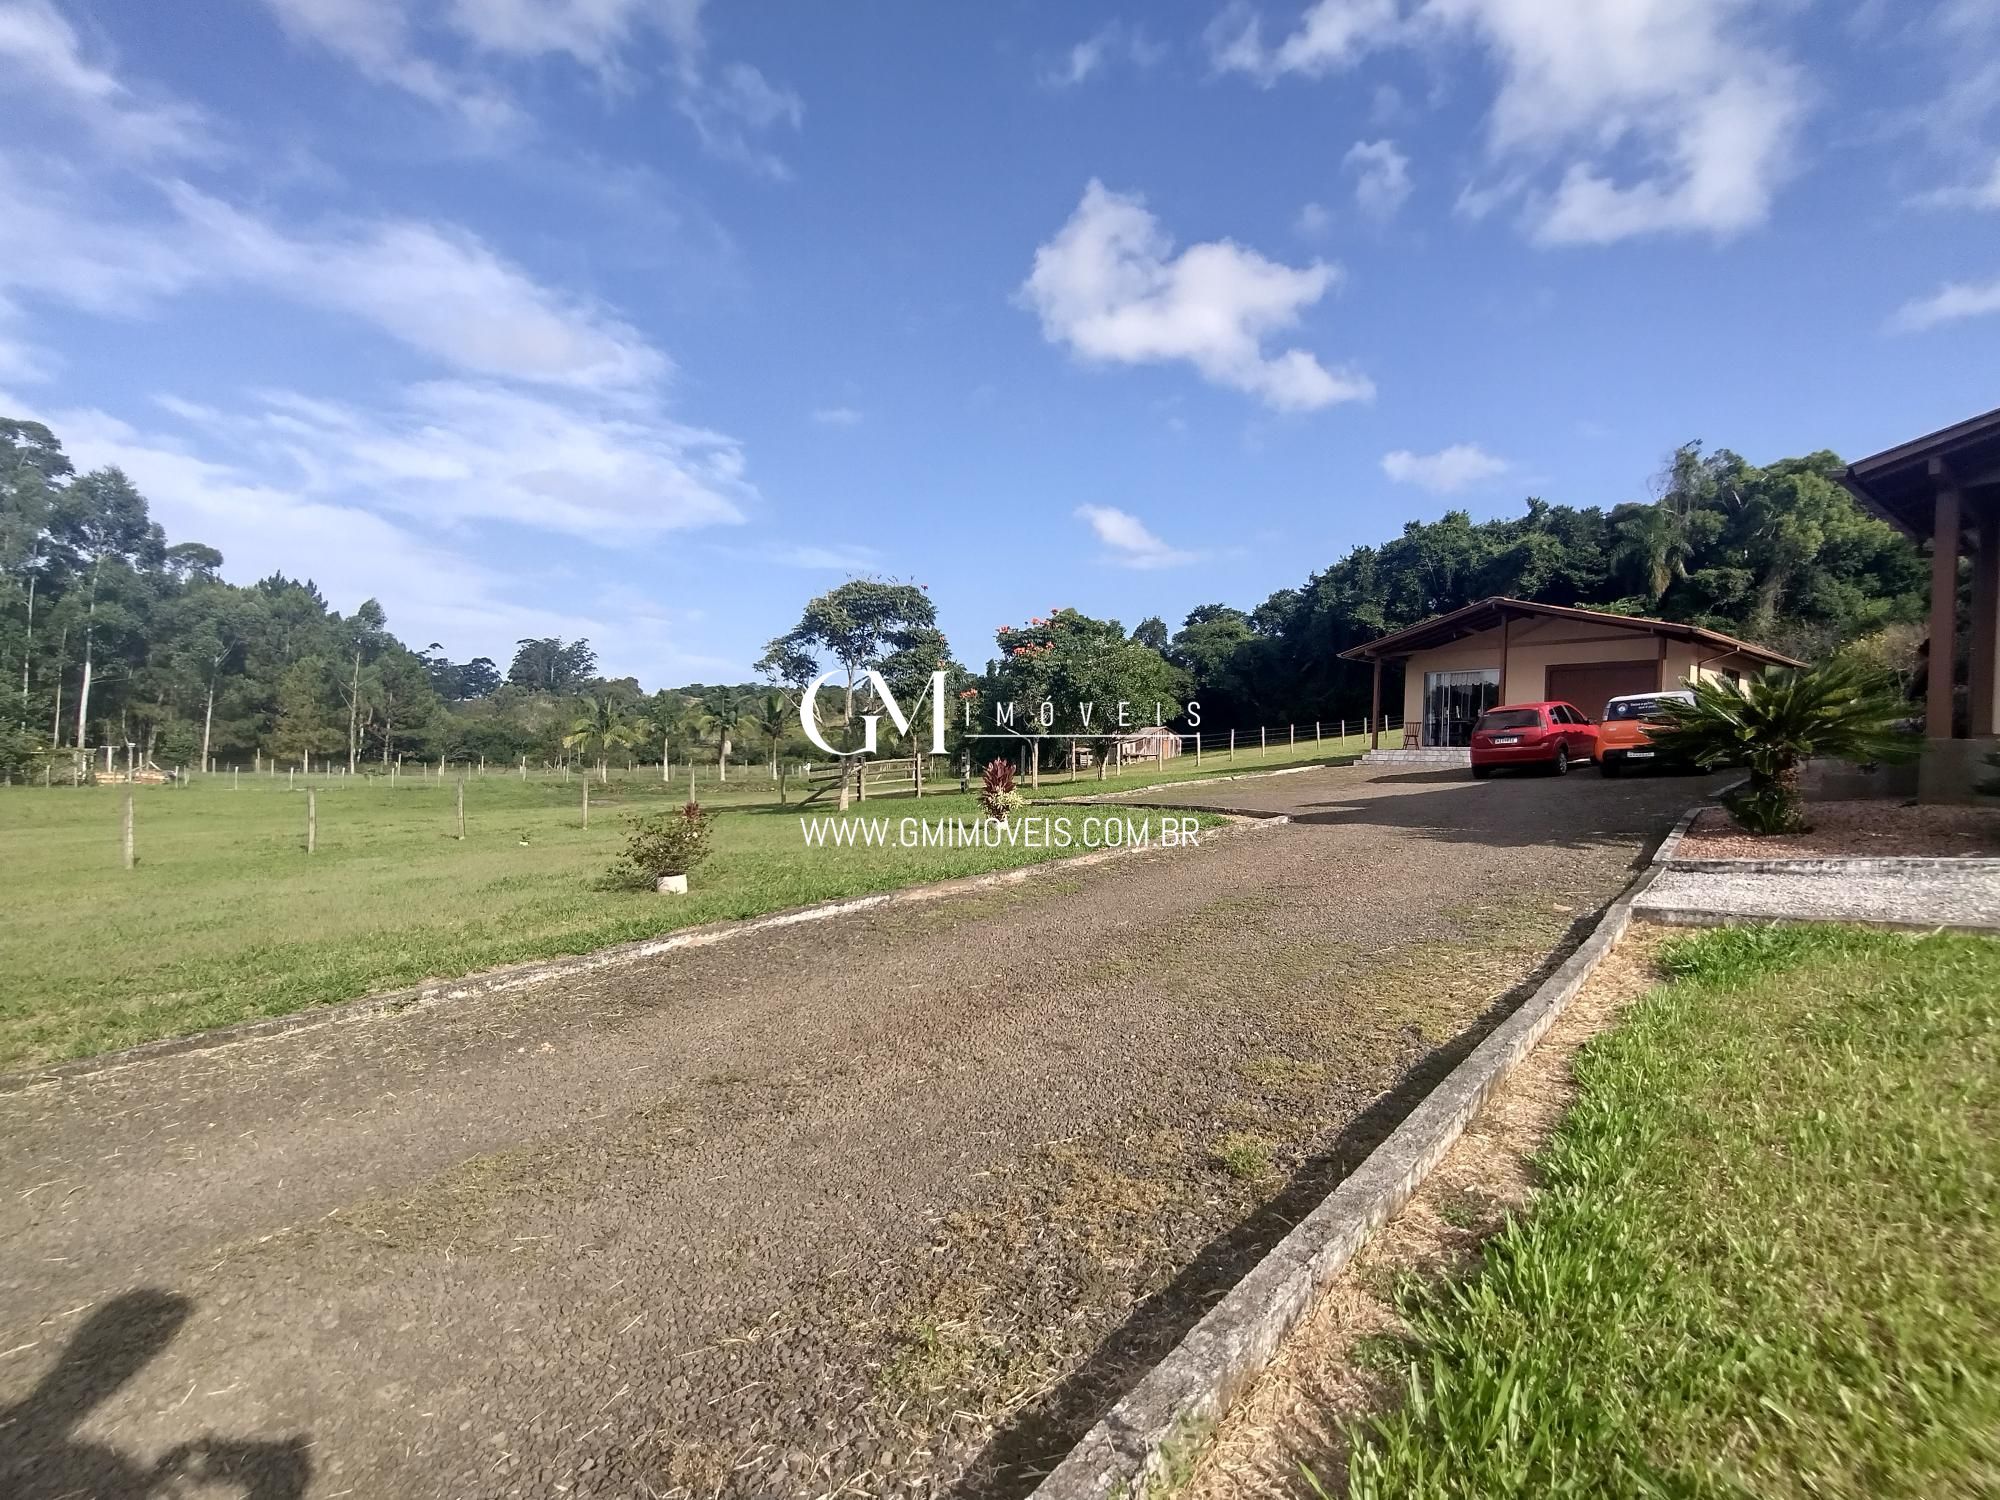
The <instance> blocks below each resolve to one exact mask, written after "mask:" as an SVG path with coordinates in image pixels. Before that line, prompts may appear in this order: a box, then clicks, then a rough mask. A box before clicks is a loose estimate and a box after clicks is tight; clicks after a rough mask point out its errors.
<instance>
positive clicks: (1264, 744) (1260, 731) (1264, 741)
mask: <svg viewBox="0 0 2000 1500" xmlns="http://www.w3.org/2000/svg"><path fill="white" fill-rule="evenodd" d="M1270 748H1271V732H1270V731H1269V730H1268V729H1266V728H1264V726H1263V725H1261V724H1260V725H1258V726H1257V753H1258V754H1259V755H1262V754H1263V753H1264V752H1265V751H1266V750H1269V749H1270Z"/></svg>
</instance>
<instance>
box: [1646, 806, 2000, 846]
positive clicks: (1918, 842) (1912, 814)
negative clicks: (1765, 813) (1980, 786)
mask: <svg viewBox="0 0 2000 1500" xmlns="http://www.w3.org/2000/svg"><path fill="white" fill-rule="evenodd" d="M1806 822H1807V823H1808V825H1810V826H1809V827H1808V828H1807V829H1806V830H1805V831H1804V832H1803V833H1780V834H1770V835H1757V834H1749V833H1745V832H1744V831H1743V830H1742V829H1740V828H1738V827H1737V826H1736V825H1735V823H1733V822H1732V821H1731V820H1730V817H1729V815H1728V814H1727V813H1725V812H1723V811H1721V810H1720V809H1716V808H1711V809H1709V810H1707V811H1705V812H1703V813H1702V814H1701V816H1700V817H1698V818H1697V819H1695V822H1694V826H1693V827H1691V828H1690V829H1689V830H1688V833H1687V837H1686V838H1684V839H1682V840H1681V844H1680V847H1679V848H1678V849H1677V850H1675V852H1674V853H1675V858H1677V859H1847V858H1871V857H1872V858H1895V857H1899V856H1900V857H1920V858H1939V857H1947V858H1948V857H1951V856H1955V855H1959V856H1968V857H1973V856H1976V857H1981V858H1987V859H1991V858H1993V857H1995V856H2000V808H1985V807H1936V806H1918V805H1915V804H1905V803H1895V802H1814V803H1810V804H1808V805H1807V807H1806Z"/></svg>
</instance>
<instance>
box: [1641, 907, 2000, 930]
mask: <svg viewBox="0 0 2000 1500" xmlns="http://www.w3.org/2000/svg"><path fill="white" fill-rule="evenodd" d="M1632 920H1633V921H1634V922H1636V923H1638V924H1640V925H1641V926H1645V925H1648V924H1650V925H1652V926H1655V927H1779V926H1784V927H1813V926H1839V927H1873V928H1877V929H1879V930H1881V931H1883V932H1963V933H1969V934H1971V935H1972V936H1974V937H1992V936H1993V935H1994V934H1995V933H1997V932H2000V925H1992V926H1981V925H1979V924H1978V923H1976V922H1899V921H1895V920H1893V919H1891V918H1884V917H1796V916H1793V917H1780V916H1770V915H1765V914H1760V913H1758V912H1748V911H1720V910H1717V909H1715V908H1713V907H1707V906H1641V907H1638V908H1636V909H1635V910H1634V911H1633V913H1632Z"/></svg>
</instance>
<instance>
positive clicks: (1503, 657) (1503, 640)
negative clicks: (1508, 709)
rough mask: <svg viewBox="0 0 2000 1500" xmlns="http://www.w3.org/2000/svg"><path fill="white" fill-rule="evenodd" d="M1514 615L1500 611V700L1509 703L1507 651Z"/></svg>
mask: <svg viewBox="0 0 2000 1500" xmlns="http://www.w3.org/2000/svg"><path fill="white" fill-rule="evenodd" d="M1513 636H1514V617H1513V616H1512V615H1511V614H1509V613H1508V612H1507V611H1506V610H1504V609H1503V610H1501V611H1500V701H1501V702H1502V703H1510V702H1512V701H1513V700H1512V699H1510V698H1509V697H1508V696H1507V653H1508V649H1509V647H1510V646H1511V645H1512V644H1513Z"/></svg>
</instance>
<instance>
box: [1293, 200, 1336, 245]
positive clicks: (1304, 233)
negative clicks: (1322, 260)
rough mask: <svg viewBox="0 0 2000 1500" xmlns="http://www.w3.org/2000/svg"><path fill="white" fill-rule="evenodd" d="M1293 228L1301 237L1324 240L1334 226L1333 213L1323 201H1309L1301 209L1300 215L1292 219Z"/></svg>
mask: <svg viewBox="0 0 2000 1500" xmlns="http://www.w3.org/2000/svg"><path fill="white" fill-rule="evenodd" d="M1292 228H1293V229H1294V230H1296V231H1297V232H1298V235H1299V237H1300V238H1301V239H1308V240H1323V239H1325V238H1326V236H1327V232H1328V231H1329V230H1331V229H1332V228H1333V214H1332V213H1331V212H1330V211H1329V210H1328V209H1327V207H1326V205H1325V204H1323V203H1308V204H1307V205H1306V206H1305V207H1304V208H1302V209H1300V210H1299V216H1298V218H1296V219H1295V220H1293V221H1292Z"/></svg>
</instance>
